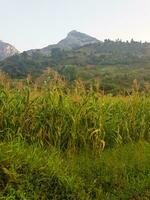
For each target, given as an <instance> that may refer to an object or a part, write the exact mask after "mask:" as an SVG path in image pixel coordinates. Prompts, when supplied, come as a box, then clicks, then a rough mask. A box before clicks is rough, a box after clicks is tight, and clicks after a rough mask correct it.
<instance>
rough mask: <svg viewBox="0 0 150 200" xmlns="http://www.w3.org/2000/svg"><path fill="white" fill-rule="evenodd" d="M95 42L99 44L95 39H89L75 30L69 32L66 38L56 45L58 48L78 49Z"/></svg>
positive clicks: (89, 37)
mask: <svg viewBox="0 0 150 200" xmlns="http://www.w3.org/2000/svg"><path fill="white" fill-rule="evenodd" d="M97 42H99V40H97V39H96V38H94V37H91V36H89V35H87V34H85V33H81V32H78V31H76V30H73V31H71V32H69V33H68V35H67V37H66V38H65V39H63V40H61V41H60V42H59V43H58V45H59V46H60V48H64V49H65V48H66V49H73V48H78V47H81V46H84V45H87V44H93V43H97Z"/></svg>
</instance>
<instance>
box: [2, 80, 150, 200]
mask: <svg viewBox="0 0 150 200" xmlns="http://www.w3.org/2000/svg"><path fill="white" fill-rule="evenodd" d="M149 142H150V93H149V92H147V93H140V92H138V90H137V89H136V84H135V87H133V91H132V94H130V95H128V96H125V95H124V96H123V95H122V96H121V95H118V96H112V95H104V94H103V92H101V91H100V90H99V88H98V86H97V87H94V88H93V87H92V86H91V87H89V88H88V89H87V88H85V87H84V84H83V83H82V82H81V81H76V82H75V83H74V85H73V86H70V87H67V85H66V83H64V82H62V81H59V82H58V81H49V82H44V84H43V85H41V86H39V85H36V84H33V83H29V80H28V81H26V82H24V83H22V82H17V81H16V82H15V81H11V80H6V79H5V78H4V79H2V77H1V86H0V199H23V200H25V199H31V200H32V199H33V200H34V199H37V200H38V199H43V200H45V199H60V200H61V199H62V200H63V199H75V200H78V199H79V200H80V199H85V200H88V199H89V200H90V199H104V200H105V199H108V200H113V199H114V200H117V199H118V200H119V199H131V200H135V199H137V200H148V199H150V159H149V158H150V143H149Z"/></svg>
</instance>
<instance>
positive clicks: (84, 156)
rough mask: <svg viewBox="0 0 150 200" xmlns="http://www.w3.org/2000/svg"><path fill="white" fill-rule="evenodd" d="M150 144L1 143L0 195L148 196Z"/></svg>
mask: <svg viewBox="0 0 150 200" xmlns="http://www.w3.org/2000/svg"><path fill="white" fill-rule="evenodd" d="M149 154H150V145H149V144H148V143H146V142H140V143H138V144H130V145H127V146H125V147H118V148H115V149H111V150H106V151H104V152H102V153H101V154H99V155H95V154H93V153H92V152H89V153H88V152H82V153H80V154H78V155H76V154H69V153H67V154H65V155H64V154H60V153H59V151H57V150H56V149H53V148H51V149H49V148H48V149H46V148H41V147H40V146H39V145H37V144H34V145H33V144H32V145H30V146H29V145H27V144H25V143H23V142H21V143H20V142H18V141H14V142H11V143H0V198H1V199H6V200H7V199H19V200H25V199H31V200H38V199H43V200H47V199H52V200H59V199H60V200H65V199H70V200H71V199H72V200H76V199H79V200H80V199H81V200H82V199H89V200H95V199H104V200H105V199H106V200H109V199H112V200H113V199H114V200H119V199H140V200H148V199H149V198H150V190H149V188H150V168H149V165H150V160H149Z"/></svg>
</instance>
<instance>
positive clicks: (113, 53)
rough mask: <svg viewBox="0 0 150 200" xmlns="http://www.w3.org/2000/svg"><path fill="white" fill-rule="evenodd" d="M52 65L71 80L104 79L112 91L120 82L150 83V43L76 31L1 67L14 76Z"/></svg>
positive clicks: (10, 59)
mask: <svg viewBox="0 0 150 200" xmlns="http://www.w3.org/2000/svg"><path fill="white" fill-rule="evenodd" d="M48 67H50V68H53V69H54V70H56V71H58V72H59V73H60V74H61V75H63V76H64V77H66V79H68V80H70V81H72V80H74V79H76V78H80V79H82V80H85V81H86V82H88V81H91V80H93V79H96V80H100V81H103V83H105V84H102V88H104V89H106V90H109V91H114V89H116V88H117V86H119V85H120V86H123V87H122V88H125V87H127V88H128V87H129V86H130V85H131V83H132V80H134V79H138V80H140V82H141V83H142V84H143V85H144V83H145V82H150V78H149V77H150V43H146V42H145V43H141V42H136V41H134V40H131V41H130V42H128V41H127V42H123V41H121V40H116V41H111V40H108V39H107V40H105V41H103V42H101V41H99V40H97V39H95V38H93V37H91V36H88V35H86V34H84V33H80V32H77V31H72V32H70V33H69V34H68V35H67V37H66V38H65V39H63V40H61V41H60V42H59V43H58V44H56V45H50V46H48V47H45V48H43V49H39V50H30V51H27V52H23V53H21V54H18V55H14V56H12V57H9V58H7V59H5V60H3V61H1V62H0V69H1V70H3V71H4V72H6V73H7V74H9V75H10V76H11V77H13V78H24V77H26V76H27V75H28V74H31V75H32V76H33V77H37V76H40V75H41V74H42V73H43V71H44V70H45V69H46V68H48Z"/></svg>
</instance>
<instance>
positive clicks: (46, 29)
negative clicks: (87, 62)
mask: <svg viewBox="0 0 150 200" xmlns="http://www.w3.org/2000/svg"><path fill="white" fill-rule="evenodd" d="M74 29H75V30H78V31H80V32H84V33H87V34H90V35H92V36H94V37H97V38H98V39H100V40H104V39H105V38H110V39H117V38H121V39H123V40H127V39H128V40H130V39H131V38H134V39H135V40H142V41H145V40H146V41H150V0H0V40H3V41H6V42H9V43H11V44H13V45H15V46H16V48H18V49H19V50H28V49H31V48H41V47H44V46H47V45H48V44H53V43H57V42H58V41H59V40H61V39H62V38H64V37H65V36H66V34H67V33H68V32H69V31H71V30H74Z"/></svg>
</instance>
